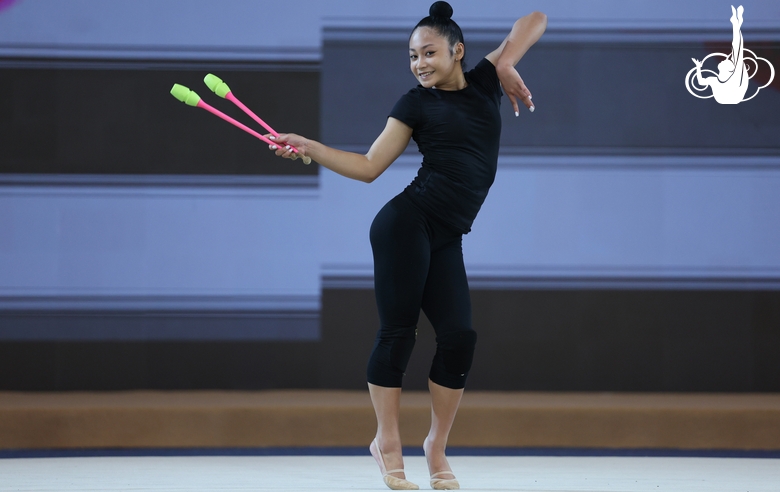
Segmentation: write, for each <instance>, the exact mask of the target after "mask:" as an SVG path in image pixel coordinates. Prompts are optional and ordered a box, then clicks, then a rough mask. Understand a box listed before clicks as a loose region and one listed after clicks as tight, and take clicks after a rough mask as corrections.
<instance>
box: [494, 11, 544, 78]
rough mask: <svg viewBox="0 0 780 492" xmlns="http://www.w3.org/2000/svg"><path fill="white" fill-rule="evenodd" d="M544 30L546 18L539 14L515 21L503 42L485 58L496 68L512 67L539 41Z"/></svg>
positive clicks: (534, 13)
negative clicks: (502, 66)
mask: <svg viewBox="0 0 780 492" xmlns="http://www.w3.org/2000/svg"><path fill="white" fill-rule="evenodd" d="M546 29H547V16H546V15H545V14H543V13H541V12H531V13H530V14H528V15H526V16H524V17H521V18H519V19H517V21H515V24H514V25H513V26H512V31H510V33H509V35H508V36H507V37H506V39H504V42H502V43H501V45H500V46H499V47H498V48H497V49H496V50H495V51H493V52H492V53H490V54H488V55H487V56H486V57H485V58H487V59H488V60H490V63H492V64H493V65H494V66H495V67H496V68H499V67H500V66H501V65H504V66H511V67H514V66H515V65H517V62H519V61H520V59H521V58H522V57H523V55H525V53H526V51H528V49H529V48H530V47H531V46H533V45H534V43H536V42H537V41H539V38H541V37H542V34H544V31H545V30H546Z"/></svg>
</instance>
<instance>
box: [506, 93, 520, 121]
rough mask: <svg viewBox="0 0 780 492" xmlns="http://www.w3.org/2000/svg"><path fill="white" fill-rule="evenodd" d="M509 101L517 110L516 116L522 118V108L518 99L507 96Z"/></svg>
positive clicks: (510, 95)
mask: <svg viewBox="0 0 780 492" xmlns="http://www.w3.org/2000/svg"><path fill="white" fill-rule="evenodd" d="M507 96H509V101H510V102H511V103H512V107H513V108H514V109H515V116H520V107H519V106H518V105H517V98H515V96H513V95H512V94H507Z"/></svg>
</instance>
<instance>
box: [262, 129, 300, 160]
mask: <svg viewBox="0 0 780 492" xmlns="http://www.w3.org/2000/svg"><path fill="white" fill-rule="evenodd" d="M266 137H267V138H268V139H269V140H273V141H276V142H278V144H275V145H269V146H268V148H269V149H271V150H273V151H275V152H274V153H275V154H276V155H277V156H279V157H282V158H285V159H292V160H296V159H298V157H301V156H300V155H299V154H298V153H297V152H293V150H292V146H291V145H289V144H287V143H286V142H287V140H288V139H289V138H290V136H289V134H286V133H280V134H279V136H278V137H275V136H273V135H266Z"/></svg>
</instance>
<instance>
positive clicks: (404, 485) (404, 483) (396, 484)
mask: <svg viewBox="0 0 780 492" xmlns="http://www.w3.org/2000/svg"><path fill="white" fill-rule="evenodd" d="M371 444H372V445H373V446H374V448H376V455H375V456H374V458H375V459H376V462H377V463H378V464H379V471H380V472H381V473H382V479H383V480H384V481H385V485H387V486H388V487H389V488H390V489H392V490H418V489H419V488H420V487H419V486H418V485H417V484H414V483H412V482H410V481H409V480H406V479H405V478H398V477H394V476H392V475H390V474H391V473H403V471H404V470H403V468H398V469H396V470H387V469H386V467H385V459H384V458H383V457H382V450H380V449H379V444H377V442H376V439H374V442H372V443H371ZM372 454H373V453H372Z"/></svg>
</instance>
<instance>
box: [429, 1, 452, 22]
mask: <svg viewBox="0 0 780 492" xmlns="http://www.w3.org/2000/svg"><path fill="white" fill-rule="evenodd" d="M428 13H429V14H430V16H431V18H432V19H444V20H450V19H451V18H452V7H451V6H450V4H448V3H447V2H433V5H431V8H430V9H429V10H428Z"/></svg>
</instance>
